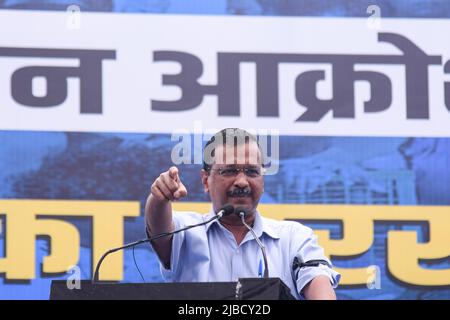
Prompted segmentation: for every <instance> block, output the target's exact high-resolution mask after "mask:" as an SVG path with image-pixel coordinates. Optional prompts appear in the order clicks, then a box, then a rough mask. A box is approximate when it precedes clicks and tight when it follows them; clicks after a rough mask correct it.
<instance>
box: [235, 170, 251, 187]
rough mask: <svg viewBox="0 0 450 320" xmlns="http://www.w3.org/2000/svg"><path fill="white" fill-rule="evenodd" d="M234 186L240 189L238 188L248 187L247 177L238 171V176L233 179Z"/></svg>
mask: <svg viewBox="0 0 450 320" xmlns="http://www.w3.org/2000/svg"><path fill="white" fill-rule="evenodd" d="M234 185H235V186H236V187H240V188H244V187H248V186H249V183H248V180H247V176H246V175H245V173H244V172H242V171H239V173H238V175H237V176H236V178H235V179H234Z"/></svg>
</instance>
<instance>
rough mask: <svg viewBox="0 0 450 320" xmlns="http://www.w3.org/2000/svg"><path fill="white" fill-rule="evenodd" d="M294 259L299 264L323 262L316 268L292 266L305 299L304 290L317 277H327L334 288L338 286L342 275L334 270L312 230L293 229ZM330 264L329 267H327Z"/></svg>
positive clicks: (295, 278) (300, 293) (298, 286)
mask: <svg viewBox="0 0 450 320" xmlns="http://www.w3.org/2000/svg"><path fill="white" fill-rule="evenodd" d="M291 232H292V234H291V236H292V239H293V241H294V243H292V248H294V250H293V259H292V261H293V262H294V260H295V259H296V260H297V261H298V262H299V263H306V262H308V261H311V260H322V261H323V262H324V263H318V264H315V265H314V266H303V267H295V266H294V264H293V265H292V271H293V276H294V280H295V282H296V285H297V292H298V293H299V295H300V296H301V297H302V298H304V295H303V289H304V288H305V286H306V285H307V284H308V283H309V282H311V281H312V280H313V279H314V278H316V277H317V276H320V275H323V276H326V277H327V278H328V279H329V280H330V283H331V285H332V287H333V288H336V287H337V286H338V283H339V280H340V278H341V275H340V274H339V273H338V272H336V271H334V270H333V266H332V264H331V261H330V260H329V259H328V258H327V257H326V256H325V254H324V250H323V248H322V247H321V246H320V245H319V244H318V242H317V236H316V235H315V234H314V233H313V230H312V229H311V228H308V227H306V226H303V225H301V224H298V226H295V227H293V228H292V231H291ZM327 264H328V265H327Z"/></svg>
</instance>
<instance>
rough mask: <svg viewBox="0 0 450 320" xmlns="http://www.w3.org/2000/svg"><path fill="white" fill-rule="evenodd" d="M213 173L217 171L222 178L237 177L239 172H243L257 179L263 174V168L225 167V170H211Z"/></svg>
mask: <svg viewBox="0 0 450 320" xmlns="http://www.w3.org/2000/svg"><path fill="white" fill-rule="evenodd" d="M210 170H211V171H216V172H217V173H218V174H219V175H220V176H222V177H236V176H237V175H238V174H239V172H241V171H242V172H243V173H244V174H245V175H246V176H247V177H250V178H257V177H259V176H261V175H262V174H263V170H262V168H259V167H244V168H237V167H225V168H216V169H212V168H211V169H210Z"/></svg>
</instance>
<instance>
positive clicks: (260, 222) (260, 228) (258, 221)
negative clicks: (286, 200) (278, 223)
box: [204, 208, 280, 239]
mask: <svg viewBox="0 0 450 320" xmlns="http://www.w3.org/2000/svg"><path fill="white" fill-rule="evenodd" d="M215 215H216V213H215V212H214V209H213V208H211V210H210V211H209V213H208V214H206V215H205V216H204V221H207V220H209V219H211V218H212V217H214V216H215ZM218 223H220V222H219V220H217V219H216V220H214V221H211V222H209V223H208V224H206V232H208V230H209V228H210V227H211V226H212V225H213V224H218ZM253 230H254V231H255V233H256V235H257V236H258V238H260V237H261V235H262V233H263V232H264V233H265V234H267V235H268V236H269V237H271V238H273V239H280V234H279V232H278V231H277V230H275V229H274V228H273V227H272V226H271V225H270V223H267V221H265V219H263V217H262V216H261V214H260V213H259V211H258V210H257V211H256V214H255V221H254V223H253Z"/></svg>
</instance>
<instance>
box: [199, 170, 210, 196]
mask: <svg viewBox="0 0 450 320" xmlns="http://www.w3.org/2000/svg"><path fill="white" fill-rule="evenodd" d="M200 176H201V178H202V184H203V189H204V190H205V193H209V186H208V177H209V174H208V172H206V171H205V170H204V169H202V171H200Z"/></svg>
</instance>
